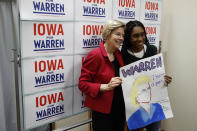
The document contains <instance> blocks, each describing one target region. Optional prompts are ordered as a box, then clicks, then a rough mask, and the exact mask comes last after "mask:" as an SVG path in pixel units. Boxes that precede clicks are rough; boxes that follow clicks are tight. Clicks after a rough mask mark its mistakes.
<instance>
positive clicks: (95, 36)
mask: <svg viewBox="0 0 197 131" xmlns="http://www.w3.org/2000/svg"><path fill="white" fill-rule="evenodd" d="M75 24H76V25H75V53H83V54H87V53H88V52H89V51H91V50H92V49H94V48H96V47H99V43H100V42H102V41H103V38H102V30H103V26H104V24H102V23H95V22H94V23H93V22H76V23H75Z"/></svg>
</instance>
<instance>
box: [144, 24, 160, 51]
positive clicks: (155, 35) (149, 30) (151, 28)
mask: <svg viewBox="0 0 197 131" xmlns="http://www.w3.org/2000/svg"><path fill="white" fill-rule="evenodd" d="M144 26H145V30H146V35H147V39H148V41H149V43H150V44H151V45H155V46H156V47H157V49H159V38H160V26H159V25H151V24H144Z"/></svg>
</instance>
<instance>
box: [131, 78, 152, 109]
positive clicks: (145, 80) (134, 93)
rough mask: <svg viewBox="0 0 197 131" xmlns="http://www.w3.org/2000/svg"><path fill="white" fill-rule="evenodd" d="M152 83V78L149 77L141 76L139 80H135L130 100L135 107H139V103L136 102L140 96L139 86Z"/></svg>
mask: <svg viewBox="0 0 197 131" xmlns="http://www.w3.org/2000/svg"><path fill="white" fill-rule="evenodd" d="M150 81H151V79H150V77H148V76H139V77H138V78H137V79H135V81H134V83H133V85H132V87H131V93H130V100H131V103H133V105H134V106H136V107H138V103H137V102H136V97H137V95H138V88H137V87H138V86H140V85H142V84H144V83H149V82H150Z"/></svg>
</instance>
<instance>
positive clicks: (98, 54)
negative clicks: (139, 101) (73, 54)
mask: <svg viewBox="0 0 197 131" xmlns="http://www.w3.org/2000/svg"><path fill="white" fill-rule="evenodd" d="M124 28H125V24H124V23H122V22H120V21H117V20H110V21H108V22H107V23H106V24H105V26H104V28H103V31H102V37H103V40H104V41H103V42H102V43H100V47H98V48H96V49H94V50H93V51H91V52H89V53H88V56H87V57H86V58H85V61H84V62H83V64H82V69H81V76H80V78H79V89H80V90H81V91H82V92H83V93H84V94H85V95H86V98H85V106H87V107H89V108H90V109H92V124H93V131H123V130H124V124H125V119H126V118H125V105H124V98H123V93H122V88H121V83H122V79H121V78H120V77H119V68H120V67H122V66H123V65H124V64H123V59H122V56H121V53H120V51H119V48H120V45H121V44H122V42H123V40H124Z"/></svg>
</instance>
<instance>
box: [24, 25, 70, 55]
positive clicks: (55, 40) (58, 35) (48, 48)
mask: <svg viewBox="0 0 197 131" xmlns="http://www.w3.org/2000/svg"><path fill="white" fill-rule="evenodd" d="M21 23H22V24H21V28H22V30H21V34H22V35H21V39H22V40H21V42H22V44H21V46H22V47H21V49H22V57H32V56H46V55H61V54H72V53H73V23H71V22H64V23H63V22H27V21H23V22H21Z"/></svg>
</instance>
